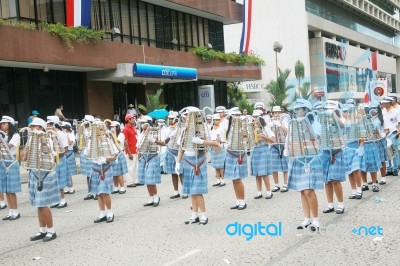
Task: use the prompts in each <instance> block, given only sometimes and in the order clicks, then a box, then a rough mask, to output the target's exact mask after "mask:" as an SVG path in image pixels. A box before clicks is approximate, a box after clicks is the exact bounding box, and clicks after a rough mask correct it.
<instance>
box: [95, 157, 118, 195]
mask: <svg viewBox="0 0 400 266" xmlns="http://www.w3.org/2000/svg"><path fill="white" fill-rule="evenodd" d="M101 173H103V174H104V180H101V178H100V174H101ZM89 176H90V178H89V193H91V194H111V192H112V191H113V189H114V184H113V173H112V165H111V163H105V164H102V165H98V164H93V165H92V170H91V173H90V175H89Z"/></svg>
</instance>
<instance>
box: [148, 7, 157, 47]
mask: <svg viewBox="0 0 400 266" xmlns="http://www.w3.org/2000/svg"><path fill="white" fill-rule="evenodd" d="M147 17H148V24H149V40H150V46H151V47H156V28H155V25H156V22H155V15H154V5H151V4H147Z"/></svg>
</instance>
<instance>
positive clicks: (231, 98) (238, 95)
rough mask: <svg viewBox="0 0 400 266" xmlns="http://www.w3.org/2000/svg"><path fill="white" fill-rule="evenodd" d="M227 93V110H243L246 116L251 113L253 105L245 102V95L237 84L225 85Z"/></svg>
mask: <svg viewBox="0 0 400 266" xmlns="http://www.w3.org/2000/svg"><path fill="white" fill-rule="evenodd" d="M227 93H228V106H227V107H228V108H232V107H235V106H237V107H239V109H240V110H241V111H243V109H247V111H248V114H251V113H253V105H252V104H251V103H249V102H248V101H247V98H246V94H245V93H244V92H243V89H242V88H240V87H239V85H238V84H237V83H234V82H232V83H228V84H227Z"/></svg>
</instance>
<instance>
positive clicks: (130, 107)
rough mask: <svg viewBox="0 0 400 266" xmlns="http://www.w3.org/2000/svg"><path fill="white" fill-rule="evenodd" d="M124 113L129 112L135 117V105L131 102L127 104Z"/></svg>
mask: <svg viewBox="0 0 400 266" xmlns="http://www.w3.org/2000/svg"><path fill="white" fill-rule="evenodd" d="M126 114H131V115H134V116H135V117H137V112H136V109H135V106H134V105H133V104H129V105H128V110H127V111H126Z"/></svg>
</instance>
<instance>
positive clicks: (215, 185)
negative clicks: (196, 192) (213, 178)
mask: <svg viewBox="0 0 400 266" xmlns="http://www.w3.org/2000/svg"><path fill="white" fill-rule="evenodd" d="M219 184H221V183H219V182H218V183H215V184H213V185H212V186H213V187H219Z"/></svg>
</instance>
